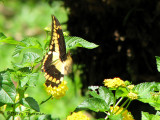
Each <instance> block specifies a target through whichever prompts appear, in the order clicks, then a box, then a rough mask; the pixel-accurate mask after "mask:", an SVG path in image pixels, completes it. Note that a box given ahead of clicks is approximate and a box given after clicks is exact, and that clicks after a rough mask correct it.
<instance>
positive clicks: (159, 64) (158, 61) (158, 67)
mask: <svg viewBox="0 0 160 120" xmlns="http://www.w3.org/2000/svg"><path fill="white" fill-rule="evenodd" d="M156 61H157V69H158V71H159V72H160V57H159V56H156Z"/></svg>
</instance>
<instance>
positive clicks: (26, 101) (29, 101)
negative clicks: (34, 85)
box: [20, 97, 40, 112]
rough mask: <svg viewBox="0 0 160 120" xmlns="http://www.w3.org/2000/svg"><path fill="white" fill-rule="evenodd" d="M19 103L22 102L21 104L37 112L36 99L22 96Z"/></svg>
mask: <svg viewBox="0 0 160 120" xmlns="http://www.w3.org/2000/svg"><path fill="white" fill-rule="evenodd" d="M20 104H22V105H23V106H25V107H27V108H32V109H33V110H35V111H37V112H39V111H40V110H39V105H38V103H37V101H36V100H35V99H34V98H32V97H26V98H23V99H22V100H21V101H20Z"/></svg>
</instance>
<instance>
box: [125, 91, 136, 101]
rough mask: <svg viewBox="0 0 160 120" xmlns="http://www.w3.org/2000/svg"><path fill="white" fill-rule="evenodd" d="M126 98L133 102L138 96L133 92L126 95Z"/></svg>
mask: <svg viewBox="0 0 160 120" xmlns="http://www.w3.org/2000/svg"><path fill="white" fill-rule="evenodd" d="M127 97H128V98H130V99H132V100H134V99H137V98H138V95H137V94H136V93H133V92H129V93H128V95H127Z"/></svg>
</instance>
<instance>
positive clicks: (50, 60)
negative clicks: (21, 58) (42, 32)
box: [42, 16, 72, 87]
mask: <svg viewBox="0 0 160 120" xmlns="http://www.w3.org/2000/svg"><path fill="white" fill-rule="evenodd" d="M71 65H72V58H71V56H70V54H66V46H65V41H64V36H63V32H62V28H61V25H60V23H59V21H58V20H57V18H56V17H55V16H52V31H51V41H50V46H49V52H48V53H47V54H46V56H45V58H44V60H43V66H42V70H43V71H44V72H45V75H44V76H45V78H46V82H45V85H46V86H47V87H48V86H49V85H51V86H52V87H55V86H57V87H58V85H59V84H61V82H62V81H63V78H64V75H66V74H67V73H69V72H71Z"/></svg>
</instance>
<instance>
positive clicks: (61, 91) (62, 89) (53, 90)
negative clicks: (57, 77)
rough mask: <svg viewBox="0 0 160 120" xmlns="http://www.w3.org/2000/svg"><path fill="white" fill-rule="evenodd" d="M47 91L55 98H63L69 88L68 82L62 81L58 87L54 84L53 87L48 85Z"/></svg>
mask: <svg viewBox="0 0 160 120" xmlns="http://www.w3.org/2000/svg"><path fill="white" fill-rule="evenodd" d="M45 88H46V91H47V93H48V94H51V95H52V97H53V98H61V97H63V96H64V95H65V94H66V91H67V90H68V87H67V82H66V81H62V82H61V84H59V85H58V87H56V86H54V87H52V86H51V85H49V86H46V85H45Z"/></svg>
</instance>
